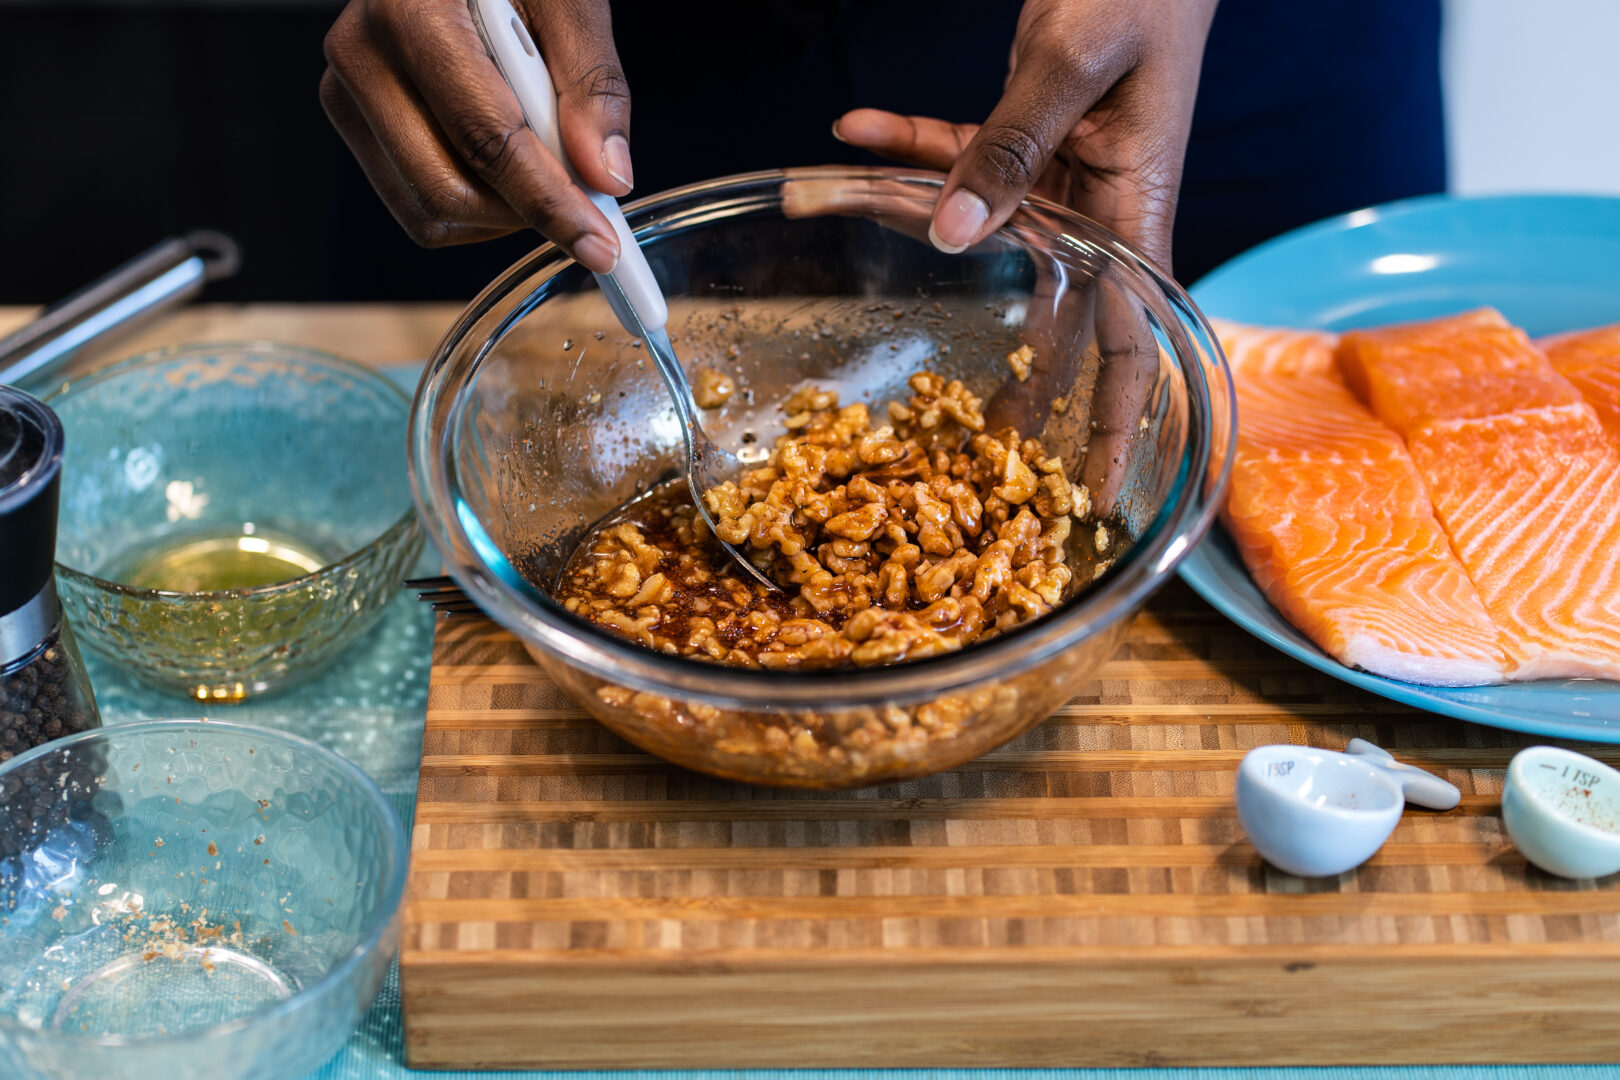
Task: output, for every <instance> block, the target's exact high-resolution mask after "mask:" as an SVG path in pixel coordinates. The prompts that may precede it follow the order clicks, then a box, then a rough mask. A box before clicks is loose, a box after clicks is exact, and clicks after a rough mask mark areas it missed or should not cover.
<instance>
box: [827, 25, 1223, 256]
mask: <svg viewBox="0 0 1620 1080" xmlns="http://www.w3.org/2000/svg"><path fill="white" fill-rule="evenodd" d="M1214 10H1215V0H1137V2H1132V3H1123V2H1121V0H1028V2H1027V3H1025V5H1024V8H1023V11H1022V12H1021V13H1020V15H1019V18H1018V31H1017V36H1016V37H1015V39H1014V42H1013V50H1012V60H1011V68H1012V70H1011V72H1010V74H1009V75H1008V77H1007V86H1006V90H1005V92H1004V93H1003V95H1002V98H1001V101H1000V103H999V104H997V106H996V107H995V110H994V111H993V112H991V114H990V116H989V118H988V119H987V120H986V121H985V122H984V123H983V124H982V125H978V124H957V123H950V122H947V121H945V120H941V119H937V118H934V117H928V116H900V115H897V114H895V113H891V112H882V111H880V110H877V109H856V110H854V111H853V112H849V113H845V114H844V115H843V116H842V117H840V118H839V119H838V122H837V123H836V124H834V125H833V132H834V134H835V135H837V136H838V137H839V138H840V139H842V140H843V141H845V142H847V143H851V144H853V145H855V146H860V147H864V148H866V149H868V150H872V151H874V152H875V153H879V154H882V155H884V156H886V157H891V158H895V159H897V160H900V161H905V162H909V163H911V164H916V165H922V166H924V167H927V168H933V169H941V170H945V171H948V172H949V174H950V175H949V176H948V177H947V178H946V181H945V186H944V188H943V190H942V191H941V193H940V199H939V204H938V205H937V206H936V207H935V210H934V217H933V223H932V227H931V228H930V230H929V236H930V239H932V240H933V242H934V244H935V246H936V247H939V248H941V249H942V250H945V251H961V250H963V249H964V248H966V247H968V246H970V245H972V244H974V243H977V242H978V241H979V240H981V239H983V238H984V237H985V236H987V235H989V233H991V232H992V231H994V230H995V229H997V228H999V227H1000V226H1001V225H1002V223H1004V222H1005V221H1006V220H1007V218H1008V216H1010V215H1011V214H1012V212H1013V210H1014V209H1016V208H1017V206H1018V203H1019V200H1021V199H1022V198H1023V197H1024V196H1025V195H1026V194H1029V193H1031V192H1034V193H1035V194H1037V195H1041V196H1043V197H1045V198H1048V199H1051V200H1052V201H1054V202H1058V203H1061V204H1063V205H1065V206H1068V207H1069V208H1071V209H1073V210H1077V211H1079V212H1080V213H1082V214H1085V215H1086V216H1087V217H1090V218H1092V219H1093V220H1095V221H1098V222H1101V223H1102V224H1103V225H1106V226H1107V227H1109V228H1111V229H1113V230H1114V231H1115V232H1117V233H1119V234H1120V235H1121V236H1123V237H1125V239H1127V240H1130V241H1132V242H1133V243H1135V244H1136V245H1137V246H1138V247H1140V248H1141V249H1142V250H1143V251H1144V252H1146V254H1147V255H1148V256H1149V258H1151V259H1153V260H1154V261H1155V262H1157V263H1158V264H1159V265H1160V266H1161V267H1163V268H1164V269H1165V270H1167V271H1168V269H1169V266H1170V229H1171V225H1172V224H1173V222H1174V220H1175V208H1176V195H1177V192H1178V190H1179V188H1180V186H1181V167H1182V161H1183V159H1184V158H1185V156H1186V149H1187V135H1188V132H1189V131H1190V129H1191V127H1192V110H1193V99H1194V97H1195V96H1196V94H1197V90H1198V70H1199V65H1200V63H1201V62H1202V59H1203V50H1204V38H1205V37H1206V36H1207V34H1208V32H1209V22H1210V18H1211V16H1212V15H1213V14H1214Z"/></svg>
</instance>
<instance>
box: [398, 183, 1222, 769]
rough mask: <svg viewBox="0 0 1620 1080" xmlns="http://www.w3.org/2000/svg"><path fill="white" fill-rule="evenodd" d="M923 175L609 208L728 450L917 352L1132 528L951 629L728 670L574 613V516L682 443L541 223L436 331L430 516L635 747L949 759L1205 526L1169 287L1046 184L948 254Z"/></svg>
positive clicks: (994, 736) (1072, 669) (688, 758)
mask: <svg viewBox="0 0 1620 1080" xmlns="http://www.w3.org/2000/svg"><path fill="white" fill-rule="evenodd" d="M941 180H942V177H940V176H939V175H938V174H934V173H923V172H915V171H907V170H896V169H866V168H845V167H832V168H819V169H799V170H790V171H786V172H768V173H756V174H751V175H746V176H737V177H729V178H725V179H720V180H715V181H711V182H708V183H703V184H697V185H694V186H691V187H686V188H681V189H678V190H675V191H671V192H668V193H666V194H664V195H661V196H658V197H655V198H652V199H647V200H643V201H641V202H639V203H636V204H635V205H633V206H631V207H628V208H627V212H628V214H629V218H630V223H631V225H632V227H633V228H635V229H636V232H637V235H638V236H639V238H640V240H641V242H642V244H643V245H644V247H645V249H646V251H647V255H648V259H649V260H650V262H651V263H652V266H653V269H654V271H655V273H657V275H658V278H659V280H660V282H662V284H663V286H664V289H665V291H666V294H667V296H668V298H669V305H670V320H669V330H670V333H671V335H672V337H673V338H674V341H675V346H676V350H677V352H678V353H679V354H680V357H681V359H682V361H683V363H684V364H686V365H687V367H688V369H689V370H690V369H693V368H696V367H699V366H707V367H713V368H716V369H718V370H720V371H722V372H724V373H726V374H729V375H732V376H733V377H734V378H735V379H736V382H737V387H738V389H737V391H736V393H735V395H734V396H733V397H732V398H731V399H730V401H729V402H728V403H727V404H726V405H725V407H724V408H722V409H719V410H713V411H706V412H704V413H702V414H701V415H702V419H703V422H704V425H705V427H706V428H707V430H708V431H709V433H710V435H711V436H713V437H714V438H715V439H716V441H718V442H720V443H721V444H722V445H726V446H728V447H730V448H731V449H733V450H736V451H740V452H741V453H742V455H743V456H744V457H745V459H746V458H749V457H752V458H754V459H755V460H757V459H758V458H759V457H760V456H762V455H763V453H764V450H763V448H765V447H769V446H770V445H771V443H772V440H773V439H774V438H775V437H776V436H778V435H780V434H782V433H783V432H784V431H785V428H784V427H783V423H782V421H783V419H784V417H783V414H782V412H781V411H780V410H779V409H778V408H777V406H778V405H779V404H780V403H781V402H782V401H783V400H784V399H785V398H786V397H787V396H788V394H789V393H790V392H791V391H792V390H793V389H794V388H795V387H798V386H801V385H804V384H807V383H814V384H816V385H818V386H821V387H824V388H828V389H836V390H837V391H838V392H839V394H840V396H841V400H842V401H843V402H845V403H850V402H855V401H866V402H876V403H882V402H886V401H890V400H901V401H903V400H905V398H906V397H907V396H908V391H907V390H906V387H905V381H906V378H907V377H908V376H909V375H910V374H911V373H912V372H913V371H916V370H918V369H919V368H921V367H922V366H923V365H924V363H925V362H928V364H929V367H930V369H931V370H934V371H938V372H939V373H941V374H943V375H945V376H947V377H949V378H956V379H961V380H962V381H963V382H964V383H966V384H967V386H968V388H969V389H970V390H972V391H973V392H975V393H976V394H978V395H979V396H980V397H981V398H983V399H984V401H985V411H986V415H987V420H988V423H987V427H988V428H989V429H991V430H995V429H998V428H1000V427H1002V426H1006V425H1011V426H1015V427H1018V428H1019V429H1020V430H1021V431H1022V432H1023V433H1024V434H1025V435H1026V436H1034V437H1036V438H1039V439H1041V440H1042V441H1043V443H1044V445H1045V447H1046V449H1047V450H1048V452H1054V453H1058V454H1061V455H1062V457H1063V460H1064V461H1065V462H1066V463H1068V465H1069V468H1070V479H1071V480H1074V481H1076V482H1080V483H1084V484H1086V485H1087V487H1088V488H1089V489H1090V491H1091V493H1092V499H1093V503H1094V504H1095V506H1096V507H1097V510H1098V511H1099V513H1100V514H1101V515H1103V516H1105V517H1107V518H1109V519H1110V520H1111V521H1113V522H1115V523H1117V525H1118V527H1119V528H1120V530H1121V531H1123V532H1124V534H1125V536H1126V539H1127V542H1126V545H1125V549H1124V550H1125V553H1124V554H1123V555H1122V556H1118V557H1116V558H1115V559H1114V560H1113V563H1112V565H1110V566H1109V567H1108V569H1107V570H1106V572H1105V573H1103V574H1102V576H1101V577H1100V579H1099V580H1097V581H1096V583H1095V584H1090V585H1088V586H1087V587H1085V588H1083V589H1082V590H1080V592H1079V593H1078V595H1077V596H1076V597H1075V598H1073V599H1072V600H1070V601H1069V602H1068V603H1066V604H1065V605H1064V606H1063V607H1061V608H1060V609H1059V610H1057V611H1055V612H1053V613H1052V614H1050V615H1048V616H1046V617H1045V618H1042V619H1038V620H1035V621H1033V622H1030V623H1026V624H1024V625H1021V626H1018V627H1016V628H1015V629H1013V630H1011V631H1009V632H1007V633H1004V634H1002V635H1001V636H999V637H995V638H992V639H989V640H987V641H984V642H982V643H979V644H974V645H971V646H969V647H967V648H965V649H963V650H961V651H958V652H954V653H948V654H944V655H940V656H935V657H932V658H929V659H926V660H919V661H915V662H910V663H904V664H899V665H895V666H892V667H882V668H866V669H858V670H833V671H825V670H824V671H760V670H745V669H739V668H734V667H723V666H717V665H713V664H706V663H702V662H700V661H695V660H689V659H683V658H680V657H675V656H667V655H663V654H660V653H657V652H653V651H651V650H647V649H643V648H641V647H639V646H637V645H633V644H631V643H630V642H629V641H626V640H624V639H622V638H620V637H617V636H614V635H612V634H610V633H609V632H607V631H605V630H603V629H600V628H598V627H595V626H593V625H590V624H588V623H586V622H584V621H583V620H580V619H577V618H575V617H573V616H571V615H569V614H568V613H567V612H565V611H564V610H563V609H562V608H561V607H560V606H558V604H556V603H555V602H553V600H552V599H551V597H550V595H549V585H550V584H551V583H553V582H554V581H555V580H556V576H557V574H558V572H559V571H560V570H561V568H562V566H563V564H564V563H565V562H566V561H567V559H568V556H569V554H570V553H571V552H572V551H573V550H574V548H575V546H576V545H577V543H578V541H579V540H580V538H581V537H582V536H583V535H584V534H585V533H586V532H587V531H588V529H589V527H590V526H591V524H592V523H594V522H595V521H597V520H598V519H599V518H601V517H603V516H604V515H606V514H607V513H608V512H609V511H611V510H613V509H614V508H616V507H618V506H620V505H621V504H623V503H624V502H625V501H627V500H628V499H631V498H633V497H634V496H636V495H637V494H638V493H639V492H641V491H643V490H645V489H646V488H647V487H648V486H649V485H651V484H653V483H655V482H657V481H659V480H661V479H664V478H667V477H669V476H671V475H674V470H675V468H676V467H677V464H678V462H679V461H680V460H681V453H680V451H681V434H680V429H679V427H678V426H677V425H676V421H675V416H674V413H673V410H672V409H671V406H670V403H669V398H668V395H667V392H666V390H665V388H664V385H663V383H662V382H661V381H660V380H659V377H658V375H657V373H656V371H655V370H654V368H653V365H652V363H651V361H650V360H649V359H648V358H647V357H646V356H645V355H644V352H643V350H642V349H641V348H640V343H639V342H637V341H634V340H631V339H630V338H629V337H628V336H627V335H626V334H625V333H624V331H623V330H622V329H621V328H620V327H619V326H618V325H617V323H616V322H615V321H614V319H613V317H612V315H611V313H610V312H609V310H608V307H607V304H606V302H605V301H604V300H603V298H602V295H601V293H600V292H599V291H597V289H596V287H595V284H594V282H593V279H592V278H591V276H590V275H589V274H588V273H586V272H584V271H583V270H582V269H581V268H580V267H578V266H577V265H576V264H575V263H573V262H572V261H571V260H569V259H568V258H566V257H565V256H564V255H563V254H562V253H561V252H559V251H558V250H557V249H556V248H555V247H552V246H550V245H547V246H544V247H541V248H540V249H538V250H537V251H535V252H534V253H533V254H532V255H530V256H529V257H528V258H526V259H524V260H523V261H521V262H519V263H518V264H517V265H515V266H513V267H512V268H511V269H510V270H508V271H507V272H506V273H505V274H504V275H502V276H501V277H500V278H499V279H498V280H497V281H495V282H494V283H493V284H492V285H491V286H490V287H489V288H488V289H486V290H485V291H484V292H483V294H482V295H480V296H479V297H478V299H477V300H475V301H474V302H473V304H472V305H471V306H470V307H469V308H468V309H467V310H466V311H465V312H464V313H463V314H462V316H461V318H460V319H459V320H458V321H457V322H456V323H455V325H454V326H453V327H452V328H451V330H450V332H449V333H448V335H447V336H446V337H445V339H444V340H443V341H442V342H441V343H440V345H439V347H438V349H437V351H436V353H435V355H434V357H433V360H432V362H431V363H430V365H429V367H428V371H427V373H426V375H425V377H424V379H423V381H422V384H421V386H420V389H419V390H418V394H417V400H416V407H415V410H414V412H413V415H412V425H411V437H410V453H411V467H412V483H413V488H414V492H415V495H416V500H417V505H418V507H419V508H420V510H421V512H422V516H423V519H424V522H425V524H426V527H427V530H428V535H429V536H431V537H432V539H433V541H434V543H435V544H437V545H438V548H439V551H440V553H441V554H442V555H443V556H444V560H445V564H446V566H447V567H448V568H449V570H450V572H451V574H452V575H453V576H454V577H455V579H456V580H457V582H459V583H460V584H461V586H462V587H463V588H464V589H465V590H466V591H467V593H468V594H469V595H470V596H471V597H472V598H473V599H474V600H476V601H477V603H478V604H479V605H480V606H481V607H482V608H483V609H484V610H485V611H487V612H488V613H490V614H491V615H492V616H493V617H494V618H495V619H496V620H498V621H499V622H500V623H502V624H503V625H505V626H506V627H507V628H508V629H510V630H511V631H512V632H513V633H515V634H516V635H517V636H518V637H519V638H521V639H522V641H523V643H524V645H525V646H526V647H527V648H528V650H529V652H530V653H531V654H532V655H533V656H534V658H535V660H536V661H537V662H538V663H539V664H540V665H541V666H542V667H543V668H544V669H545V671H546V673H547V674H548V675H550V677H551V678H552V679H553V680H555V681H556V682H557V683H558V684H559V685H560V686H561V687H562V688H563V689H564V690H566V691H567V692H568V693H569V694H570V695H571V696H572V697H573V698H574V699H575V700H576V701H578V702H579V703H580V704H581V705H582V706H583V707H584V708H586V709H588V710H589V711H590V712H591V714H592V715H594V716H595V717H596V718H597V719H599V720H600V721H601V722H602V723H603V724H605V725H607V726H608V727H609V728H611V729H612V730H613V731H615V732H616V733H618V734H619V735H620V736H622V737H623V738H625V739H627V740H629V741H630V742H632V743H634V744H636V745H637V746H640V747H642V748H643V749H645V750H648V751H650V752H652V753H654V754H658V755H659V756H661V757H664V758H666V759H668V760H670V761H673V762H676V763H678V764H681V765H684V766H687V767H689V768H692V769H696V770H699V771H701V772H706V773H710V774H713V775H716V776H721V777H726V778H731V779H739V780H746V781H751V782H754V783H762V784H773V785H782V786H794V787H811V788H834V787H852V786H858V785H865V784H875V783H881V782H887V781H892V780H898V779H903V778H906V777H913V776H920V775H924V774H926V773H930V772H936V771H938V770H941V769H946V768H950V767H951V766H954V765H958V764H961V763H962V762H964V761H967V760H969V759H971V758H974V757H976V756H978V755H980V754H982V753H984V752H986V751H988V750H990V749H992V748H994V747H996V746H998V745H1000V744H1001V743H1004V742H1006V741H1007V740H1008V739H1011V738H1012V737H1013V736H1015V735H1018V734H1019V733H1021V732H1023V731H1025V730H1027V729H1028V728H1030V727H1032V726H1034V725H1036V724H1038V723H1040V722H1041V721H1042V720H1043V719H1044V718H1045V717H1047V716H1048V715H1050V714H1051V713H1052V712H1053V711H1054V710H1055V709H1056V708H1057V707H1058V706H1060V705H1062V704H1063V703H1064V702H1066V701H1067V700H1068V699H1069V698H1071V697H1072V696H1073V695H1074V693H1075V692H1076V691H1077V690H1078V688H1079V687H1080V686H1081V685H1082V684H1083V683H1084V682H1085V681H1086V680H1087V679H1088V678H1090V676H1091V675H1092V673H1093V672H1094V671H1095V670H1096V669H1097V667H1098V666H1099V665H1100V664H1101V663H1102V662H1103V661H1104V660H1106V659H1107V658H1108V657H1109V656H1110V655H1111V654H1112V653H1113V652H1114V649H1115V647H1116V645H1117V644H1118V643H1119V641H1120V639H1121V637H1122V636H1123V634H1124V632H1125V629H1126V626H1127V624H1128V622H1129V620H1130V617H1131V616H1132V614H1133V613H1135V612H1136V611H1137V610H1138V609H1139V608H1140V607H1141V605H1142V603H1143V601H1144V600H1146V598H1147V597H1148V595H1149V594H1150V593H1151V592H1152V591H1153V590H1154V589H1155V588H1157V587H1158V586H1159V585H1161V584H1163V583H1164V581H1165V580H1166V579H1167V578H1168V577H1169V576H1170V575H1171V573H1172V572H1173V571H1174V569H1175V567H1176V564H1177V563H1178V562H1179V561H1180V560H1181V559H1182V558H1183V557H1184V556H1185V555H1186V554H1187V552H1188V550H1189V549H1190V548H1191V547H1192V545H1193V544H1194V543H1196V542H1197V540H1198V539H1199V537H1200V536H1201V535H1202V534H1203V532H1204V530H1205V529H1206V528H1207V526H1208V525H1209V522H1210V519H1211V517H1212V516H1213V515H1214V513H1215V509H1216V505H1217V498H1218V496H1219V495H1220V493H1221V491H1222V489H1223V487H1224V484H1225V481H1226V477H1227V473H1228V471H1229V468H1230V460H1229V450H1228V447H1229V440H1228V438H1227V433H1228V432H1229V431H1230V430H1231V429H1232V425H1233V422H1234V419H1235V405H1234V401H1233V397H1232V393H1231V389H1230V383H1229V380H1228V379H1227V376H1226V369H1225V361H1224V359H1223V358H1222V356H1221V354H1220V350H1219V346H1218V345H1217V344H1216V342H1215V336H1214V334H1213V333H1212V332H1211V331H1210V328H1209V326H1208V325H1207V324H1206V323H1205V321H1204V318H1203V316H1202V315H1201V314H1200V313H1199V312H1198V310H1197V309H1196V308H1195V307H1194V306H1193V304H1192V302H1191V301H1190V300H1189V299H1188V298H1187V296H1186V294H1185V293H1184V292H1183V291H1182V290H1181V289H1180V287H1178V286H1177V285H1176V284H1175V283H1174V282H1173V281H1171V280H1170V279H1169V278H1168V277H1166V276H1165V275H1164V274H1163V273H1162V272H1160V271H1159V270H1157V269H1155V268H1154V267H1153V266H1152V265H1151V264H1150V263H1148V262H1147V261H1146V260H1145V259H1144V258H1143V257H1142V256H1141V255H1140V254H1139V253H1137V252H1136V251H1135V250H1134V249H1133V248H1131V247H1130V246H1129V245H1128V244H1126V243H1125V242H1124V241H1122V240H1120V239H1119V238H1118V237H1116V236H1114V235H1113V234H1111V233H1109V232H1107V231H1106V230H1104V229H1102V228H1100V227H1099V226H1097V225H1096V224H1094V223H1092V222H1090V221H1087V220H1085V219H1083V218H1081V217H1078V216H1076V215H1074V214H1072V213H1070V212H1068V211H1066V210H1064V209H1062V208H1060V207H1057V206H1054V205H1052V204H1049V203H1045V202H1041V201H1037V200H1030V201H1028V202H1026V203H1025V204H1024V205H1023V206H1022V207H1021V208H1020V209H1019V210H1018V211H1017V212H1016V213H1015V214H1014V215H1013V217H1012V219H1011V220H1010V221H1009V222H1008V223H1007V224H1006V225H1005V226H1004V227H1003V228H1001V229H1000V230H998V231H997V232H996V233H995V234H994V235H993V236H991V237H989V238H988V239H986V240H985V241H984V242H982V243H980V244H979V245H977V246H976V247H974V248H973V249H972V250H970V251H968V252H966V253H964V254H961V255H945V254H943V253H941V252H939V251H937V250H935V249H934V248H933V247H932V246H930V245H929V244H928V243H927V240H926V233H927V227H928V219H929V214H930V212H931V210H932V208H933V205H934V200H935V197H936V195H937V194H938V191H939V187H940V183H941ZM1024 344H1028V345H1030V346H1031V347H1032V348H1033V350H1034V354H1035V358H1034V366H1033V371H1032V372H1031V373H1030V375H1029V377H1028V379H1027V381H1021V380H1020V379H1019V378H1018V377H1016V376H1015V374H1014V372H1013V370H1012V368H1011V366H1010V365H1009V363H1008V361H1007V354H1008V353H1009V352H1011V351H1013V350H1014V349H1017V348H1018V347H1019V346H1020V345H1024ZM1059 399H1061V400H1059ZM1078 531H1079V530H1077V532H1078ZM518 567H521V568H522V570H523V572H522V573H521V574H520V573H519V572H518V571H517V568H518ZM1080 576H1082V577H1085V576H1089V575H1080Z"/></svg>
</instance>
